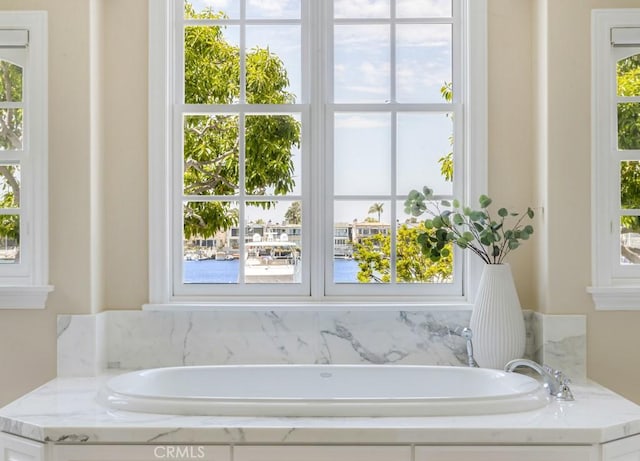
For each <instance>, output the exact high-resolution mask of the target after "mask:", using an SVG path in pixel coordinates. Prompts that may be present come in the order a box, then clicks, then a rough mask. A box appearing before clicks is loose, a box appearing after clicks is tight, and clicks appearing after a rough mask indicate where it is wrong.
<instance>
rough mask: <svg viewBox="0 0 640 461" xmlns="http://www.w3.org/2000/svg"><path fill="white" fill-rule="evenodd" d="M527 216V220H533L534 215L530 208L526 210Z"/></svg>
mask: <svg viewBox="0 0 640 461" xmlns="http://www.w3.org/2000/svg"><path fill="white" fill-rule="evenodd" d="M527 216H529V219H533V217H534V213H533V210H532V209H531V208H527Z"/></svg>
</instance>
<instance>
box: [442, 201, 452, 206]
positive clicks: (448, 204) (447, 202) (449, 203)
mask: <svg viewBox="0 0 640 461" xmlns="http://www.w3.org/2000/svg"><path fill="white" fill-rule="evenodd" d="M440 204H441V205H442V206H446V207H450V206H451V202H450V201H449V200H442V201H441V202H440Z"/></svg>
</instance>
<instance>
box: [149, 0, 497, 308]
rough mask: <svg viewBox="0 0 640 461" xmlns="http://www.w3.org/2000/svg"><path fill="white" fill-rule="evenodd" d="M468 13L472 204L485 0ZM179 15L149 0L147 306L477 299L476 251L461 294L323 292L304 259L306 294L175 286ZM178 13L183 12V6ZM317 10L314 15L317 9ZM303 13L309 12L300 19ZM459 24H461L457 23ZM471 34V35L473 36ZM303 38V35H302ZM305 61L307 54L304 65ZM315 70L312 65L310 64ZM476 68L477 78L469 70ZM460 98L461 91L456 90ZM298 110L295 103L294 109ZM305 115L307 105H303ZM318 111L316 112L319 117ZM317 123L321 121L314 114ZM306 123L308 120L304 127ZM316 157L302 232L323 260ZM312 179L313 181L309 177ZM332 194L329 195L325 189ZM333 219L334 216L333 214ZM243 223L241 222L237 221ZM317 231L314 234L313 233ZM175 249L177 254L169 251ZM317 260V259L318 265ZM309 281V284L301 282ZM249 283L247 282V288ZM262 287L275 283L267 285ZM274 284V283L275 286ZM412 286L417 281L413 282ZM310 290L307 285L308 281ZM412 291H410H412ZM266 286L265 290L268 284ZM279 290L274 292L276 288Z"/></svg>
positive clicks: (465, 116) (483, 144)
mask: <svg viewBox="0 0 640 461" xmlns="http://www.w3.org/2000/svg"><path fill="white" fill-rule="evenodd" d="M320 3H323V2H316V1H311V2H309V8H310V9H312V10H313V11H311V12H310V14H312V15H316V14H326V11H323V8H322V7H321V6H319V4H320ZM461 4H462V5H463V6H462V8H463V10H464V15H465V16H466V17H467V18H468V20H467V22H466V27H465V28H464V30H463V31H462V36H463V43H464V46H462V47H461V49H458V50H454V53H455V52H459V53H460V59H459V63H461V64H462V65H463V66H465V68H466V69H467V71H466V72H465V73H464V75H463V78H462V79H461V81H460V82H459V90H460V91H459V92H458V93H460V94H464V95H465V96H466V99H465V100H464V101H462V100H457V101H454V104H459V105H460V114H461V115H462V117H458V119H457V120H456V123H457V124H459V126H461V127H462V132H463V133H464V139H465V142H464V143H459V144H460V146H461V147H460V148H461V150H462V152H460V154H461V155H460V159H461V160H462V162H463V163H464V164H465V167H466V168H464V170H463V171H464V180H463V184H464V186H463V187H462V188H461V189H460V190H456V194H458V193H459V192H461V193H462V197H461V198H462V200H463V201H465V202H467V203H471V200H470V198H472V197H474V200H475V197H477V196H478V195H480V194H481V193H485V192H486V186H487V179H486V178H487V89H486V88H487V64H486V63H487V51H486V41H487V29H486V22H487V17H486V16H487V13H486V0H461ZM176 14H177V11H176V9H175V8H174V7H173V1H172V0H161V1H158V0H149V43H150V50H149V199H150V200H149V304H148V305H145V306H144V307H145V308H147V309H163V308H174V307H202V306H204V307H209V306H228V305H229V303H230V302H231V303H233V304H234V305H236V306H239V305H243V304H244V305H248V306H256V305H258V304H259V305H268V304H270V303H277V304H279V305H282V303H287V304H288V305H292V306H295V305H300V306H305V305H309V304H317V303H323V304H338V305H342V306H350V307H353V306H355V305H371V304H380V303H384V305H385V306H393V305H407V304H411V305H412V306H417V305H425V306H426V305H443V304H446V305H450V306H458V307H467V308H468V307H469V306H470V303H471V302H472V301H473V297H474V295H475V290H476V287H477V283H478V281H479V275H480V272H481V269H482V264H481V261H478V260H477V258H469V256H468V252H466V253H467V254H464V253H463V258H464V259H463V264H462V265H461V266H462V270H463V272H464V274H463V285H462V287H461V289H460V290H459V291H461V293H457V294H456V295H451V294H446V293H445V294H435V295H433V296H427V297H425V296H424V294H422V295H421V296H416V295H415V293H414V294H413V295H409V296H398V295H393V296H385V295H383V294H380V293H377V292H376V289H380V288H383V287H376V286H373V285H367V287H366V288H370V289H371V290H370V291H369V293H370V294H369V295H363V294H358V293H351V294H349V293H348V292H346V291H341V290H334V291H333V292H331V293H330V296H328V295H325V286H324V277H323V276H318V274H317V273H315V274H314V272H313V271H314V270H317V268H313V267H309V266H307V268H308V269H310V270H308V271H307V273H308V274H310V280H309V284H310V286H309V288H308V290H309V292H310V294H308V293H307V294H305V295H302V296H300V295H297V296H296V295H293V296H286V295H282V292H280V293H281V294H280V295H279V296H278V295H274V296H273V297H268V296H267V297H265V296H258V294H257V293H249V294H248V295H246V296H238V295H236V296H232V295H224V294H222V295H220V296H211V295H207V294H205V293H204V292H202V293H201V294H199V293H197V290H196V291H195V292H194V293H193V294H191V295H185V294H184V293H179V292H178V293H176V292H175V291H174V289H173V286H174V285H173V283H174V282H173V280H174V278H175V277H174V271H175V268H173V267H172V259H173V258H175V257H176V255H175V249H173V248H172V245H171V239H172V229H173V232H178V231H181V229H180V230H177V226H176V224H175V222H173V220H172V216H171V209H172V203H173V202H174V201H175V197H174V196H172V189H171V184H172V180H175V178H174V179H172V173H171V172H172V162H173V160H172V155H171V146H172V145H173V143H175V136H176V135H175V133H172V126H173V125H172V117H174V116H175V115H173V101H174V98H175V94H176V93H175V91H176V90H177V88H178V85H176V84H175V83H174V82H173V81H172V77H171V75H170V74H171V72H172V63H173V62H174V59H175V56H174V55H173V53H174V52H175V51H174V47H173V43H174V41H175V39H176V37H175V33H176V32H175V28H174V21H175V19H174V17H175V15H176ZM178 14H179V13H178ZM312 17H313V16H312ZM303 20H304V18H303ZM454 27H455V26H454ZM459 27H462V24H460V25H459ZM319 29H320V28H317V30H315V31H314V34H315V35H316V36H315V37H311V39H312V40H318V41H323V40H325V39H326V37H325V36H324V34H326V33H328V31H326V30H319ZM471 37H473V39H471ZM304 39H305V38H303V40H304ZM306 65H308V63H306V62H305V60H304V57H303V66H306ZM312 71H313V69H312ZM468 75H472V76H473V79H468V78H466V76H468ZM310 84H311V85H314V84H315V85H321V83H318V82H315V83H314V82H311V83H310ZM321 90H322V89H321V88H318V87H316V88H314V91H313V92H311V93H310V94H311V98H313V99H312V100H311V101H302V103H303V104H308V103H311V104H312V105H316V106H321V105H322V103H323V98H322V94H321V93H322V91H321ZM457 97H458V98H459V97H460V96H457ZM294 110H296V111H298V109H294ZM302 113H303V117H305V112H304V109H303V112H302ZM317 118H318V117H315V119H316V120H317ZM316 123H318V122H317V121H316ZM316 127H317V125H312V128H311V133H310V134H305V133H303V139H305V140H306V143H307V144H308V145H311V146H312V147H311V149H314V150H317V151H321V150H322V148H323V147H324V146H323V143H324V142H327V141H326V140H325V139H323V135H321V134H320V133H319V131H318V130H317V128H316ZM303 130H304V127H303ZM311 159H312V160H311V161H310V162H306V163H308V165H304V166H303V170H305V171H304V172H303V179H306V181H304V183H303V197H304V199H305V200H306V203H307V206H306V208H305V221H304V223H303V229H302V232H303V238H305V239H306V241H305V243H304V245H306V246H305V248H308V249H309V253H310V254H311V258H309V257H307V258H305V259H306V261H307V262H306V264H309V261H310V259H311V260H313V261H325V259H326V256H325V255H326V254H328V252H325V251H324V248H326V245H333V241H332V239H331V238H330V237H332V235H330V234H331V233H330V232H329V233H328V234H327V236H325V237H326V239H324V241H323V239H322V238H319V236H318V235H312V231H313V230H314V229H319V228H323V227H324V228H327V229H328V228H329V227H330V225H328V224H326V223H327V222H328V219H326V217H327V216H330V211H329V210H327V208H326V207H325V206H324V205H323V200H324V201H325V202H326V200H325V195H327V194H329V195H330V193H327V192H326V189H328V188H327V186H326V184H318V183H317V182H318V179H319V178H318V175H316V174H314V175H311V174H310V171H314V172H318V171H322V172H325V171H327V168H328V166H327V163H325V159H322V158H320V156H319V155H313V154H312V155H311ZM312 181H313V182H314V183H313V184H311V182H312ZM310 188H313V190H314V191H316V192H318V191H322V190H325V192H324V193H315V194H314V195H311V196H310V195H309V192H310ZM327 196H328V195H327ZM331 221H332V220H331ZM240 227H242V226H240ZM314 237H315V238H314ZM172 252H173V253H172ZM318 266H320V265H318ZM303 285H304V283H303ZM246 287H247V285H244V288H246ZM261 287H262V288H267V289H268V288H271V287H268V286H267V287H264V285H261ZM273 288H276V289H277V287H273ZM412 288H413V287H412ZM305 290H307V288H306V286H305ZM410 291H411V290H410ZM263 293H264V294H266V295H268V294H269V292H268V291H266V292H265V291H264V290H263ZM274 293H277V291H274Z"/></svg>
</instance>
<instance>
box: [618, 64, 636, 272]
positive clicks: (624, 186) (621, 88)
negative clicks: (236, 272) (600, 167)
mask: <svg viewBox="0 0 640 461" xmlns="http://www.w3.org/2000/svg"><path fill="white" fill-rule="evenodd" d="M617 67H618V68H617V80H618V81H617V87H618V96H638V95H640V55H634V56H630V57H628V58H626V59H623V60H622V61H620V62H619V63H618V66H617ZM618 148H619V149H621V150H635V149H640V110H639V109H638V104H637V103H621V104H618ZM620 201H621V205H622V207H623V208H625V209H636V210H637V209H640V162H638V161H624V162H621V163H620ZM621 224H622V229H621V232H622V233H623V234H625V233H640V217H638V216H624V217H623V218H622V223H621ZM620 250H621V254H622V255H623V256H624V257H625V258H627V259H628V260H629V261H631V262H632V263H634V264H640V251H638V250H637V249H635V248H633V247H627V246H625V245H624V244H621V245H620Z"/></svg>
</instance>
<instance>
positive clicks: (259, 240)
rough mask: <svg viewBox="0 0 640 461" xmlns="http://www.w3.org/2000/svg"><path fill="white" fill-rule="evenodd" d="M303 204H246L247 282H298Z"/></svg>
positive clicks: (284, 201)
mask: <svg viewBox="0 0 640 461" xmlns="http://www.w3.org/2000/svg"><path fill="white" fill-rule="evenodd" d="M302 214H303V210H302V204H301V203H300V202H298V201H287V200H283V201H278V202H253V203H251V204H250V205H247V207H246V215H245V229H246V231H245V232H246V237H245V239H246V244H245V268H244V270H245V273H244V278H245V282H246V283H300V281H301V268H302V265H301V257H302V256H301V255H302Z"/></svg>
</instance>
